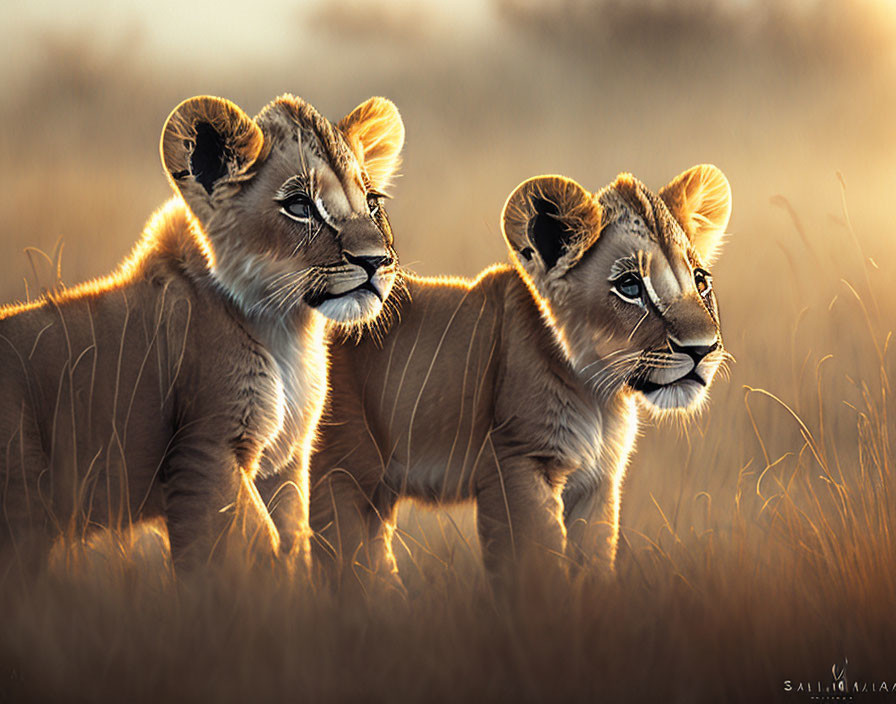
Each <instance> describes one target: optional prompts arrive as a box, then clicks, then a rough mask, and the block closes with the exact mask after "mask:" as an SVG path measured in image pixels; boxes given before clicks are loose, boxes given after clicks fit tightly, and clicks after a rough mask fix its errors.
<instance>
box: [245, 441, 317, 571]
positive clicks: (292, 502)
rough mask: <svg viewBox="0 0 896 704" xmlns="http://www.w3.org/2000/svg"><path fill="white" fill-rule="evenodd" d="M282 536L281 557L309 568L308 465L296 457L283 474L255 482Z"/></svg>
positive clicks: (305, 459)
mask: <svg viewBox="0 0 896 704" xmlns="http://www.w3.org/2000/svg"><path fill="white" fill-rule="evenodd" d="M255 486H256V487H257V488H258V493H259V495H260V497H261V501H262V502H263V504H264V506H266V507H267V511H268V512H269V513H270V516H271V520H272V521H273V524H274V527H275V528H276V530H277V534H278V536H279V552H280V555H281V557H284V558H286V559H287V560H289V561H296V562H297V563H301V564H303V565H305V566H306V567H308V566H309V561H310V554H311V546H310V536H311V529H310V528H309V526H308V461H307V458H306V456H304V455H302V456H300V454H299V453H296V455H295V456H293V458H292V459H291V460H290V461H289V462H288V463H287V465H286V466H285V467H284V468H283V469H281V470H280V471H279V472H277V473H275V474H272V475H271V476H268V477H263V478H262V477H259V478H258V479H256V481H255Z"/></svg>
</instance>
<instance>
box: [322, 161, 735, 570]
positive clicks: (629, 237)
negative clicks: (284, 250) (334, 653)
mask: <svg viewBox="0 0 896 704" xmlns="http://www.w3.org/2000/svg"><path fill="white" fill-rule="evenodd" d="M730 202H731V195H730V189H729V186H728V182H727V180H726V179H725V177H724V176H723V175H722V173H721V172H720V171H719V170H718V169H716V168H715V167H713V166H697V167H694V168H692V169H690V170H688V171H685V172H684V173H682V174H681V175H679V176H678V177H676V178H675V179H674V180H673V181H672V182H671V183H669V184H668V185H667V186H666V187H665V188H663V189H662V190H660V191H659V193H658V194H654V193H652V192H651V191H650V190H648V189H647V188H646V187H645V186H644V185H643V184H641V183H640V182H639V181H637V180H635V179H634V178H633V177H631V176H630V175H621V176H619V177H618V178H617V179H616V181H615V182H613V183H612V184H611V185H609V186H607V187H606V188H604V189H603V190H601V191H599V192H597V193H590V192H589V191H586V190H585V189H584V188H582V187H581V186H579V185H578V184H577V183H575V182H574V181H571V180H569V179H567V178H563V177H560V176H541V177H538V178H533V179H530V180H528V181H526V182H524V183H523V184H521V185H520V186H519V187H518V188H517V189H516V190H515V191H514V192H513V193H512V194H511V195H510V197H509V199H508V200H507V203H506V205H505V207H504V212H503V216H502V228H503V233H504V237H505V239H506V241H507V245H508V247H509V249H510V253H511V259H512V261H513V266H501V265H498V266H494V267H492V268H489V269H487V270H485V271H484V272H482V273H481V274H480V275H479V276H478V277H477V278H476V280H475V281H464V280H445V279H426V278H420V277H416V276H409V275H405V276H403V277H402V278H403V281H402V282H401V283H402V285H403V287H405V288H406V292H407V295H406V296H402V297H400V298H395V299H393V300H396V301H397V303H396V306H397V308H398V310H397V311H396V315H395V316H394V320H395V322H394V323H393V324H392V325H391V327H390V328H389V329H388V331H387V332H384V333H382V332H381V333H380V334H379V335H378V336H376V337H375V336H372V335H369V334H367V335H364V336H362V337H361V339H360V342H359V343H357V344H356V343H355V342H354V341H352V340H350V339H349V340H346V341H345V342H342V343H341V344H334V345H333V346H332V347H331V351H330V386H331V393H330V395H329V397H328V401H327V407H326V411H325V415H324V420H323V421H322V423H321V438H320V442H319V446H318V450H317V453H316V454H315V455H314V457H313V458H312V463H311V481H312V488H311V527H312V529H313V530H314V531H315V532H316V534H317V535H319V536H320V540H315V547H314V552H315V554H316V559H317V560H320V561H321V562H322V563H323V565H324V567H325V568H326V569H327V570H328V571H330V572H331V573H333V574H335V576H336V578H337V580H338V579H342V580H344V579H345V577H346V575H347V574H348V575H351V574H352V573H353V574H354V575H355V576H358V577H360V576H362V575H369V574H371V573H376V572H377V571H392V572H394V570H395V562H394V558H393V555H392V552H391V546H390V543H391V535H392V530H393V525H394V520H395V506H396V503H397V502H398V500H399V499H401V498H404V497H411V498H414V499H416V500H418V501H424V502H429V503H450V502H457V501H465V500H473V501H475V503H476V508H477V523H478V530H479V535H480V539H481V544H482V549H483V555H484V559H485V563H486V566H487V567H488V569H489V571H490V572H491V573H492V574H496V575H501V574H503V573H505V572H506V570H507V568H508V567H509V566H511V565H513V564H515V563H517V562H518V561H520V560H523V559H532V558H535V559H541V558H543V557H544V556H545V555H550V556H553V557H550V558H548V560H549V562H553V561H554V559H555V558H556V556H559V555H561V554H563V553H564V551H565V552H566V554H567V556H568V557H569V558H570V559H572V560H575V561H577V562H580V563H582V562H588V561H591V560H594V561H595V562H602V563H603V564H604V565H607V566H609V567H610V568H612V564H613V560H614V556H615V551H616V541H617V534H618V528H619V505H620V491H621V486H622V479H623V474H624V471H625V466H626V462H627V460H628V458H629V455H630V454H631V452H632V448H633V446H634V441H635V437H636V435H637V428H638V415H639V409H640V410H641V411H645V412H648V413H668V412H687V411H689V410H692V409H694V408H696V407H697V406H699V405H700V404H701V403H702V402H703V401H704V399H705V397H706V391H707V388H708V386H709V385H710V383H711V382H712V379H713V376H714V375H715V373H716V371H717V369H718V367H719V365H720V363H721V362H722V361H723V360H724V358H725V355H726V353H725V352H724V351H723V348H722V340H721V334H720V329H719V315H718V309H717V307H716V299H715V294H714V293H713V285H712V276H711V275H710V273H709V266H710V264H711V263H712V262H713V260H714V259H715V257H716V255H717V254H718V250H719V244H720V240H721V237H722V234H723V232H724V230H725V227H726V226H727V223H728V218H729V214H730V211H731V205H730ZM567 540H568V541H569V544H567Z"/></svg>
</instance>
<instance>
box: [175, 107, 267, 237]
mask: <svg viewBox="0 0 896 704" xmlns="http://www.w3.org/2000/svg"><path fill="white" fill-rule="evenodd" d="M263 144H264V135H263V134H262V132H261V129H259V127H258V125H256V124H255V122H254V121H253V120H252V118H250V117H249V116H248V115H247V114H246V113H244V112H243V111H242V110H240V108H238V107H237V106H236V105H234V104H233V103H231V102H230V101H229V100H224V99H223V98H214V97H211V96H207V95H201V96H197V97H195V98H190V99H189V100H185V101H184V102H182V103H181V104H180V105H178V106H177V107H176V108H174V110H173V111H172V112H171V114H170V115H169V116H168V120H167V121H166V122H165V127H164V128H163V130H162V143H161V152H162V163H163V164H164V165H165V170H166V171H167V173H168V177H169V178H170V180H171V183H172V184H173V185H174V186H175V188H177V190H178V191H180V193H181V195H183V197H184V200H185V201H186V202H187V205H189V206H190V208H191V209H192V210H193V212H194V213H195V214H196V215H197V216H198V217H200V219H202V218H203V216H205V215H207V214H208V212H209V211H210V210H212V209H214V204H213V203H214V201H215V200H220V199H221V198H225V197H228V196H230V195H232V194H233V193H234V189H235V188H238V187H239V183H240V181H243V180H245V178H246V171H247V170H248V168H249V167H250V166H251V165H252V164H253V163H254V162H255V160H256V159H257V158H258V155H259V154H260V152H261V149H262V145H263ZM197 211H198V212H197Z"/></svg>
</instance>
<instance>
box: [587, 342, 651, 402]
mask: <svg viewBox="0 0 896 704" xmlns="http://www.w3.org/2000/svg"><path fill="white" fill-rule="evenodd" d="M640 354H641V353H640V352H625V351H624V350H618V351H616V352H611V353H610V354H608V355H606V356H605V357H601V358H600V359H598V360H595V361H594V362H591V363H590V364H587V365H585V366H584V367H582V369H581V370H580V372H579V373H580V374H585V373H587V372H588V370H593V369H594V367H597V369H596V370H594V371H591V373H590V374H589V375H588V376H587V377H586V379H585V385H586V386H588V387H590V388H591V391H592V392H593V393H594V394H595V395H596V396H600V397H609V396H612V395H613V394H614V393H616V392H617V391H618V390H619V389H620V388H621V387H622V386H623V385H624V384H625V383H626V381H628V379H629V378H630V377H631V375H632V374H633V373H634V371H635V370H636V369H637V367H638V360H639V357H640Z"/></svg>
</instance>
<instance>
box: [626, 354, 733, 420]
mask: <svg viewBox="0 0 896 704" xmlns="http://www.w3.org/2000/svg"><path fill="white" fill-rule="evenodd" d="M716 369H717V365H707V364H700V365H698V367H697V368H696V369H692V370H691V371H689V372H688V373H687V374H685V375H684V376H682V377H679V378H678V379H675V380H674V381H671V382H668V383H657V382H654V381H651V380H650V379H649V378H646V379H644V378H641V379H636V380H633V381H631V382H630V385H631V388H632V389H633V390H634V391H637V392H639V393H638V395H639V396H640V397H641V399H642V401H643V402H644V404H645V405H646V406H647V407H648V408H649V409H651V410H656V411H694V410H697V409H698V408H699V407H700V406H701V405H702V403H703V402H704V401H705V400H706V390H707V389H708V388H709V385H710V383H711V382H712V378H713V376H715V373H716Z"/></svg>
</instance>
